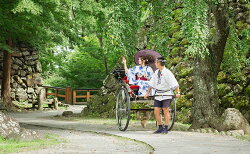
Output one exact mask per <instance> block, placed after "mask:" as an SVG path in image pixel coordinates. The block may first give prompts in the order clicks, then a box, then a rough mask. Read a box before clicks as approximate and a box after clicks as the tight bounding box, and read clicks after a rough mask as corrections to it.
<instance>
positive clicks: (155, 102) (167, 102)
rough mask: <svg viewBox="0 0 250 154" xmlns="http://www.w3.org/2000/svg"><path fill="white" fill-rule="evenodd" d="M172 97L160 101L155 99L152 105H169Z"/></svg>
mask: <svg viewBox="0 0 250 154" xmlns="http://www.w3.org/2000/svg"><path fill="white" fill-rule="evenodd" d="M171 101H172V99H165V100H162V101H158V100H156V99H155V101H154V107H169V106H170V104H171Z"/></svg>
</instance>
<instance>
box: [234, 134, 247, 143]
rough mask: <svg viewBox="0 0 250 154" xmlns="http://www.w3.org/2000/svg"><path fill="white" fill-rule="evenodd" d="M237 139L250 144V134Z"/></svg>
mask: <svg viewBox="0 0 250 154" xmlns="http://www.w3.org/2000/svg"><path fill="white" fill-rule="evenodd" d="M237 138H238V139H240V140H244V141H248V142H250V134H248V135H244V136H239V137H237Z"/></svg>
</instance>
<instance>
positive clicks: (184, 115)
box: [176, 108, 191, 124]
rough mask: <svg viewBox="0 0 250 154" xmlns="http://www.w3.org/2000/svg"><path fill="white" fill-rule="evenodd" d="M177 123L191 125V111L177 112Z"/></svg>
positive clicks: (182, 110) (187, 109)
mask: <svg viewBox="0 0 250 154" xmlns="http://www.w3.org/2000/svg"><path fill="white" fill-rule="evenodd" d="M176 121H177V122H180V123H183V124H190V123H191V109H190V108H181V110H179V111H177V112H176Z"/></svg>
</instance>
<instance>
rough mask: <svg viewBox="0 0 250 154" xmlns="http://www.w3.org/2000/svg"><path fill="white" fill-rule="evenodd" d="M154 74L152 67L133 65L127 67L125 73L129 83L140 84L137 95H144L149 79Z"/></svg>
mask: <svg viewBox="0 0 250 154" xmlns="http://www.w3.org/2000/svg"><path fill="white" fill-rule="evenodd" d="M153 74H154V71H153V69H152V68H151V67H150V66H144V67H142V66H140V65H139V66H135V67H133V68H130V69H128V73H127V74H126V75H127V77H128V80H129V84H131V85H138V86H140V88H139V91H138V96H145V95H146V93H147V90H148V87H149V80H150V79H151V77H152V75H153Z"/></svg>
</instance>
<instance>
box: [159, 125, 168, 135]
mask: <svg viewBox="0 0 250 154" xmlns="http://www.w3.org/2000/svg"><path fill="white" fill-rule="evenodd" d="M161 133H162V134H167V133H168V126H163V127H162V131H161Z"/></svg>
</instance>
